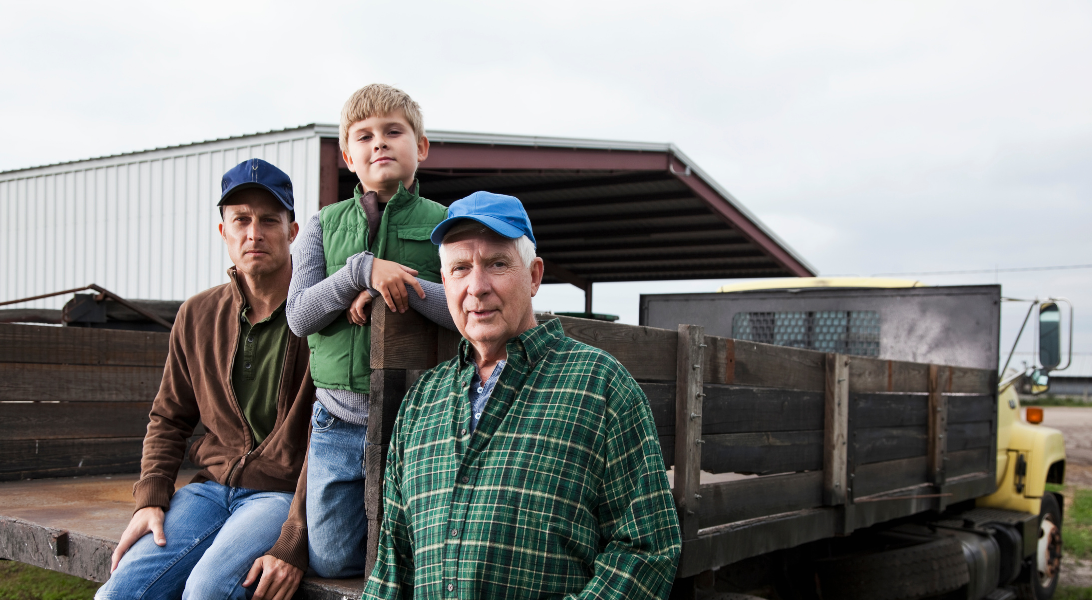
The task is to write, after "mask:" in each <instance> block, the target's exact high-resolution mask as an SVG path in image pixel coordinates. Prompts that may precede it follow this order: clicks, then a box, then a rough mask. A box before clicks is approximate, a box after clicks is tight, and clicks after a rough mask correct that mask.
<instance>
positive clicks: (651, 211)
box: [0, 124, 815, 298]
mask: <svg viewBox="0 0 1092 600" xmlns="http://www.w3.org/2000/svg"><path fill="white" fill-rule="evenodd" d="M428 135H429V139H430V140H431V142H432V150H431V151H430V154H429V159H428V160H427V161H425V162H424V163H422V164H421V166H420V168H419V170H418V179H419V180H420V181H421V184H422V192H423V194H424V195H425V196H426V197H428V198H430V199H432V200H435V201H437V202H440V203H442V204H445V205H448V204H450V203H451V202H453V201H455V200H457V199H459V198H462V197H464V196H466V195H468V194H469V193H471V192H474V191H478V190H489V191H493V192H498V193H507V194H512V195H515V196H517V197H519V198H520V199H521V200H522V201H523V203H524V205H525V206H526V208H527V212H528V214H529V215H530V217H531V221H532V223H534V227H535V232H536V237H537V238H538V241H539V247H538V250H539V254H540V255H541V256H542V257H543V258H545V259H547V260H548V261H549V263H548V264H550V265H552V266H551V268H548V269H547V273H546V282H547V283H555V282H559V281H567V282H569V283H576V284H577V285H581V286H584V285H585V284H586V283H592V282H596V281H640V280H667V279H699V278H700V279H712V278H744V277H747V278H750V277H779V276H780V277H785V276H800V275H806V274H809V273H811V274H814V273H815V269H814V267H812V266H811V265H810V264H808V263H807V262H806V261H805V260H804V259H803V258H802V257H800V256H799V255H798V254H797V253H796V252H795V251H793V250H792V249H791V248H790V247H789V246H788V245H786V244H785V243H784V242H783V241H781V240H780V238H778V237H777V236H776V235H775V234H774V233H773V232H772V231H770V230H769V229H768V228H767V227H766V226H765V225H764V224H763V223H762V222H761V221H759V220H758V219H757V218H756V217H755V216H754V215H753V214H751V213H750V212H749V211H748V210H747V209H746V207H744V206H743V205H742V204H741V203H740V202H739V201H738V200H736V198H735V197H733V196H732V195H731V194H729V193H728V192H727V191H726V190H725V189H724V188H723V187H721V186H720V185H719V184H718V183H717V182H716V181H714V180H713V179H712V178H711V177H709V176H708V175H707V174H706V173H705V172H704V171H702V170H701V169H700V168H698V166H697V165H696V164H694V162H693V161H692V160H690V158H689V157H687V156H686V155H685V154H683V153H682V152H681V151H680V150H679V149H678V148H676V147H675V146H674V145H672V144H667V143H645V142H627V141H614V140H591V139H576V138H560V137H543V136H519V135H499V134H483V133H465V132H453V131H442V130H431V131H429V132H428ZM337 137H338V127H337V126H336V125H329V124H309V125H304V126H300V127H294V128H286V129H281V130H273V131H268V132H263V133H252V134H245V135H239V136H231V137H225V138H217V139H213V140H206V141H203V142H194V143H191V144H180V145H175V146H165V147H161V148H155V149H152V150H144V151H140V152H130V153H124V154H115V155H110V156H105V157H99V158H95V159H86V160H81V161H69V162H64V163H56V164H54V165H47V166H43V167H33V168H26V169H17V170H13V171H5V172H2V173H0V183H4V182H8V183H15V182H19V181H22V182H24V183H21V184H19V185H22V186H24V187H26V186H27V185H31V184H27V183H25V182H29V181H32V180H43V181H44V180H47V179H49V180H52V179H51V178H58V177H62V176H65V177H67V176H71V174H77V175H78V174H79V173H81V172H84V171H91V170H96V169H98V170H106V171H109V172H110V173H113V171H110V170H111V169H121V170H123V171H124V172H125V173H136V172H137V171H136V170H135V169H137V166H136V165H138V164H156V163H159V162H163V161H168V160H171V161H175V162H174V163H173V164H175V165H178V166H176V167H174V169H175V170H176V171H177V174H176V177H177V178H178V181H179V182H181V181H182V180H183V179H185V180H186V183H184V185H183V188H180V190H183V189H184V191H185V193H186V196H187V197H189V196H190V195H192V191H193V190H196V189H199V188H202V189H203V188H208V189H207V191H206V195H208V194H211V195H213V196H214V195H215V189H212V188H215V185H212V184H214V183H215V180H216V179H217V174H218V173H219V172H222V169H221V170H220V171H217V169H218V168H220V167H219V166H209V167H206V166H202V165H204V164H205V163H202V162H200V161H203V160H206V159H204V158H202V157H204V156H207V155H210V154H216V155H217V156H219V155H220V154H222V153H224V152H230V153H232V154H231V155H232V156H236V155H237V153H238V152H242V153H243V154H247V155H248V156H249V154H252V155H253V156H256V157H266V156H273V157H275V158H276V157H279V156H280V155H281V154H283V152H282V150H283V149H287V148H289V147H290V146H289V145H286V144H298V143H299V141H300V140H301V139H306V140H307V144H308V147H310V146H311V145H313V146H314V149H315V150H316V151H315V152H313V153H312V154H308V155H307V156H306V157H303V155H300V156H298V157H297V156H295V154H291V155H290V156H287V158H285V157H281V158H279V159H278V160H286V161H288V162H290V163H293V164H295V163H299V165H300V166H299V167H298V168H297V167H293V168H294V169H297V170H296V171H294V172H293V173H292V176H293V179H296V178H297V177H299V178H302V179H303V180H306V181H308V183H307V187H308V188H309V189H310V190H312V191H314V192H316V193H317V195H318V197H319V198H320V199H321V198H323V196H322V194H324V193H326V192H321V191H320V190H319V187H320V186H319V185H318V181H319V180H323V181H326V180H324V179H322V178H323V177H327V175H326V174H324V173H327V174H328V173H329V172H330V169H329V168H328V167H330V166H333V165H331V164H329V162H323V161H329V160H338V159H337V157H338V156H340V152H336V144H335V143H334V142H333V140H336V139H337ZM320 146H321V148H322V152H318V151H317V149H318V148H319V147H320ZM331 146H333V147H331ZM274 148H282V150H274ZM248 149H249V154H248ZM331 150H334V152H330V151H331ZM218 153H219V154H218ZM271 153H272V154H271ZM239 156H242V155H239ZM322 157H325V158H322ZM301 160H302V161H303V162H300V161H301ZM179 161H181V162H179ZM195 161H196V162H195ZM191 162H192V163H193V164H192V165H191V164H190V163H191ZM304 165H306V166H304ZM191 167H193V169H191ZM298 169H302V170H298ZM333 171H334V174H335V176H336V178H337V185H335V186H329V185H327V189H331V190H332V191H333V192H335V193H336V196H337V197H333V198H331V197H326V199H325V200H323V202H331V201H336V200H339V199H341V198H345V197H348V195H351V189H352V187H353V186H354V185H355V184H356V183H357V180H356V176H355V175H353V174H352V173H350V172H349V171H348V170H347V169H346V168H344V166H343V165H342V168H341V169H340V170H339V169H336V168H335V169H334V170H333ZM119 172H121V171H119ZM109 176H113V175H109ZM126 176H127V177H128V176H129V175H126ZM132 177H137V183H136V184H133V185H136V186H138V187H139V186H144V185H145V184H144V183H142V182H143V181H144V176H143V175H140V176H137V175H132ZM193 177H199V178H200V181H201V182H203V183H201V184H200V185H197V186H194V185H192V184H191V183H189V179H190V178H193ZM172 181H174V180H172ZM210 181H211V182H212V184H210V183H209V182H210ZM327 183H329V182H327ZM41 185H46V186H48V185H52V184H51V183H41V182H39V183H35V184H32V185H31V188H33V189H38V188H37V187H34V186H39V187H40V186H41ZM152 185H153V188H154V185H155V184H152ZM176 185H178V184H176ZM323 185H326V184H323ZM31 188H27V189H31ZM335 188H340V189H335ZM12 189H13V190H15V189H17V188H14V187H13V188H12ZM18 189H20V190H21V189H23V188H18ZM65 189H67V188H65ZM129 189H130V188H126V190H129ZM132 189H133V190H137V187H133V188H132ZM150 189H151V188H150ZM43 190H45V188H43ZM347 191H348V193H346V192H347ZM51 193H52V192H49V191H48V190H46V191H43V192H42V193H41V194H38V193H37V192H35V193H34V194H30V193H28V194H25V197H26V198H27V199H30V198H32V197H34V198H41V199H42V200H43V201H46V202H48V198H49V194H51ZM64 193H65V194H66V195H67V194H68V192H64ZM127 193H128V194H129V195H130V196H131V197H132V198H137V199H139V200H141V201H138V200H135V199H131V198H128V199H126V200H125V201H126V202H129V203H135V204H133V205H134V206H138V207H142V210H143V209H144V207H146V206H150V205H145V204H142V203H141V202H142V201H143V200H145V199H147V200H154V199H155V197H156V196H155V195H154V194H150V193H146V192H145V191H144V190H143V188H142V187H141V188H140V191H129V192H127ZM179 193H181V192H179ZM113 194H114V192H113V191H112V190H111V189H103V190H102V191H101V194H100V195H103V198H104V199H103V202H115V199H113V196H112V195H113ZM134 194H136V195H135V196H134ZM23 196H24V195H23V194H22V192H19V194H18V195H11V196H8V198H10V199H12V200H15V199H16V198H18V197H23ZM107 197H110V198H107ZM210 197H211V196H210ZM205 201H207V199H206V198H204V197H202V198H196V197H194V198H192V199H191V200H188V202H193V203H195V204H194V210H204V208H200V207H204V202H205ZM16 204H18V201H17V200H16ZM14 206H15V204H13V205H12V207H9V210H12V211H19V210H23V209H21V208H13V207H14ZM187 206H188V204H187ZM45 207H46V204H44V203H43V204H40V205H39V206H36V207H35V208H34V209H33V210H35V211H40V210H46V208H45ZM156 207H158V205H156ZM156 207H153V211H154V210H160V211H161V210H162V209H161V208H156ZM205 208H207V207H205ZM315 208H317V206H315ZM187 210H189V209H187ZM308 213H309V211H308V210H304V211H302V213H301V214H299V215H297V216H299V217H306V216H307V214H308ZM20 214H21V213H20ZM43 239H44V238H43ZM134 250H137V249H136V248H134ZM199 251H200V252H207V251H206V250H199ZM553 267H559V268H553ZM81 282H82V280H81ZM31 287H35V286H31ZM69 287H70V286H69ZM186 289H187V290H189V288H188V287H187V288H186ZM46 291H49V290H46ZM137 297H145V296H137ZM153 297H154V296H153ZM181 297H184V296H179V298H181Z"/></svg>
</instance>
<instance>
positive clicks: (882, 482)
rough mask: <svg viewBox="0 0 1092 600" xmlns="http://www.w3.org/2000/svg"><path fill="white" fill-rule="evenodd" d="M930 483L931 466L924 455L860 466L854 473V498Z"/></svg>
mask: <svg viewBox="0 0 1092 600" xmlns="http://www.w3.org/2000/svg"><path fill="white" fill-rule="evenodd" d="M928 482H929V464H928V460H927V459H926V457H925V456H924V455H922V456H917V457H914V458H903V459H899V460H890V461H887V462H878V463H871V464H866V465H858V466H857V469H856V472H855V473H853V484H852V492H853V497H854V498H860V497H862V496H871V495H873V494H879V493H881V492H887V491H890V490H897V489H900V488H904V487H910V486H912V485H920V484H923V483H928Z"/></svg>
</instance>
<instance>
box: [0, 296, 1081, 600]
mask: <svg viewBox="0 0 1092 600" xmlns="http://www.w3.org/2000/svg"><path fill="white" fill-rule="evenodd" d="M723 296H725V297H728V296H729V295H728V294H724V295H723ZM709 316H710V315H709V314H706V315H705V317H709ZM539 318H540V320H541V319H551V318H559V319H560V320H561V323H562V325H563V327H564V329H565V332H566V335H568V336H570V337H572V338H574V339H577V340H580V341H583V342H586V343H589V344H591V345H594V346H597V347H599V348H602V349H604V350H606V351H608V352H610V353H611V354H612V355H614V356H615V357H617V358H618V359H619V361H620V362H621V363H622V364H623V365H624V366H625V367H626V368H627V369H628V370H629V372H630V373H631V374H632V375H633V377H634V378H635V379H636V380H637V381H638V382H639V383H640V384H641V387H642V389H643V390H644V391H645V393H646V395H647V396H648V398H649V402H650V404H651V407H652V412H653V414H654V418H655V420H656V425H657V428H658V431H659V435H660V444H661V449H662V451H663V454H664V460H665V464H667V465H668V466H669V467H672V466H673V470H672V475H673V486H672V489H673V494H674V497H675V501H676V507H677V510H678V516H679V522H680V525H681V527H682V533H683V551H682V556H681V559H680V563H679V568H678V573H677V580H676V584H675V586H674V589H673V592H672V594H673V596H674V597H677V598H692V597H700V596H704V595H708V594H710V593H712V592H713V591H714V590H715V589H721V590H735V591H741V592H748V591H750V592H758V593H762V590H765V591H767V592H770V593H771V594H773V595H776V597H779V598H783V599H788V598H820V597H821V598H824V599H828V600H829V599H830V598H918V597H927V596H929V595H930V594H933V595H938V594H948V596H945V597H952V598H955V597H959V598H983V597H988V598H992V599H995V600H999V599H1001V598H1006V597H1014V594H1016V593H1018V594H1020V595H1021V596H1022V597H1027V598H1049V597H1050V595H1051V594H1052V592H1053V589H1054V586H1055V585H1056V582H1057V560H1058V558H1059V557H1060V537H1059V535H1058V534H1059V533H1060V530H1059V529H1058V527H1060V524H1061V505H1060V503H1059V502H1058V501H1057V499H1056V498H1055V496H1053V495H1052V494H1050V493H1049V492H1046V491H1045V490H1044V485H1045V483H1046V482H1048V481H1049V482H1055V483H1061V482H1062V480H1063V477H1064V461H1065V456H1064V447H1063V446H1062V443H1061V437H1060V434H1057V433H1056V432H1050V431H1049V430H1047V429H1045V428H1036V427H1033V426H1029V425H1026V424H1024V423H1022V422H1021V421H1020V418H1019V403H1018V399H1017V398H1016V397H1015V393H1014V392H1012V391H1011V384H1010V385H1008V387H1005V386H1002V387H1001V389H1000V390H999V386H998V383H999V382H998V376H997V369H996V366H995V365H996V364H997V362H996V360H995V361H994V362H993V363H991V364H990V368H979V367H968V366H958V365H951V364H943V363H941V364H937V363H933V364H926V363H925V362H911V361H904V360H893V359H888V358H883V357H882V355H881V356H873V357H868V356H853V355H849V354H847V353H845V352H820V351H815V350H808V349H801V348H793V347H783V346H776V345H772V344H766V343H760V342H755V341H746V340H740V339H732V338H731V337H729V336H725V335H706V331H705V329H704V328H703V327H702V326H701V325H694V324H679V325H677V326H676V327H674V328H657V327H650V326H633V325H623V324H616V323H606V322H601V321H593V320H586V319H579V318H571V317H558V316H555V315H549V314H544V315H540V316H539ZM703 319H704V317H703ZM372 320H373V324H372V328H373V331H372V354H371V355H372V359H371V360H372V368H373V369H374V371H373V375H372V393H371V398H370V402H371V406H370V415H371V417H370V420H369V425H368V433H367V437H368V441H369V442H370V443H371V444H372V446H371V447H370V448H369V449H368V452H367V456H366V463H367V464H366V468H367V470H368V487H367V491H366V494H365V498H364V499H363V500H364V505H365V510H366V511H367V515H368V518H369V521H370V525H371V527H370V530H369V531H370V534H369V535H370V538H369V540H368V548H369V561H374V556H375V548H376V544H377V542H378V535H377V534H378V531H379V527H378V522H379V521H380V519H381V518H382V503H381V497H382V487H381V486H382V481H383V478H382V471H383V467H384V461H385V457H386V450H387V444H388V442H389V438H390V433H391V429H392V427H393V424H394V417H395V414H396V412H397V409H398V406H399V404H400V402H401V400H402V398H403V396H404V394H405V391H406V389H407V386H409V385H411V384H412V382H413V381H414V380H415V379H416V378H417V377H419V376H420V374H421V373H422V372H423V371H424V370H425V369H428V368H431V367H432V366H434V365H436V364H437V363H438V362H440V361H442V360H445V359H447V358H450V357H451V356H454V351H455V347H456V344H457V341H458V339H457V336H456V335H453V334H451V333H450V332H448V331H446V330H443V329H439V328H437V327H436V326H435V325H433V324H431V323H429V322H427V321H426V320H425V319H424V318H422V317H421V316H420V315H417V314H416V313H413V312H412V311H411V312H408V313H406V314H403V315H399V314H395V313H390V312H389V311H387V310H386V309H385V308H384V307H382V305H380V306H377V307H376V309H375V311H374V312H373V318H372ZM697 322H698V323H703V322H704V321H703V320H697ZM710 322H712V321H710ZM992 326H993V327H994V330H993V331H994V332H996V327H997V324H996V322H994V323H993V325H992ZM166 338H167V335H166V334H163V333H151V332H136V331H116V330H105V329H81V328H67V327H64V328H57V327H40V326H32V325H0V457H3V458H2V460H0V480H4V481H6V483H0V558H6V559H10V560H19V561H22V562H26V563H30V564H35V565H39V566H43V567H47V568H51V569H54V570H58V571H62V572H66V573H71V574H74V575H78V576H80V577H84V578H87V579H91V580H95V581H104V580H105V579H106V578H107V577H108V574H109V573H108V572H109V557H110V552H111V551H112V549H113V547H114V545H115V544H116V541H117V538H118V536H119V535H120V533H121V531H122V530H123V528H124V526H125V524H126V523H127V522H128V518H129V516H130V514H131V511H132V502H131V496H130V486H131V484H132V482H133V481H134V479H135V475H132V473H135V472H136V471H137V470H138V467H139V459H140V448H141V441H142V436H143V431H144V426H145V423H146V418H147V412H148V408H149V407H150V402H151V399H152V397H154V394H155V391H156V390H157V389H158V385H159V380H160V378H161V375H162V365H163V362H164V359H165V356H166V348H167V339H166ZM106 474H111V475H106ZM114 474H124V475H114ZM185 475H186V474H183V475H182V476H180V478H179V482H178V484H179V485H182V484H184V483H186V480H185V479H184V477H185ZM41 478H47V479H41ZM28 479H29V481H27V480H28ZM1050 525H1053V526H1054V529H1050V527H1049V526H1050ZM1044 536H1045V539H1046V541H1045V542H1044V541H1043V539H1044ZM1055 541H1057V542H1058V543H1055ZM362 585H363V581H362V580H342V581H323V580H317V579H313V578H307V579H305V581H304V583H303V585H302V586H301V589H300V591H299V592H298V593H297V598H323V599H325V598H343V597H353V596H356V595H359V590H360V588H361V587H362ZM1014 586H1015V587H1014Z"/></svg>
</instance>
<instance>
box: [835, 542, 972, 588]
mask: <svg viewBox="0 0 1092 600" xmlns="http://www.w3.org/2000/svg"><path fill="white" fill-rule="evenodd" d="M816 564H817V566H818V572H819V585H820V587H821V589H822V595H823V598H839V599H842V600H857V599H861V600H864V599H866V598H867V599H869V600H909V599H912V598H924V597H927V596H935V595H938V594H943V593H945V592H950V591H952V590H957V589H959V588H960V587H962V586H963V585H965V584H966V583H967V582H968V581H969V574H968V571H967V560H966V559H965V558H964V557H963V545H962V544H961V543H960V542H959V540H957V539H955V538H950V537H944V538H939V539H935V540H930V541H927V542H925V543H923V544H915V545H912V546H904V547H900V548H894V549H890V550H877V551H873V552H866V553H859V554H853V555H849V556H842V557H838V558H833V559H826V560H821V561H818V562H817V563H816Z"/></svg>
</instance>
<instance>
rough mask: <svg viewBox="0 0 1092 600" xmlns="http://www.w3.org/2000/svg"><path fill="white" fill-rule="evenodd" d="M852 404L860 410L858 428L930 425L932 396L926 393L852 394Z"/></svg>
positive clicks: (858, 412)
mask: <svg viewBox="0 0 1092 600" xmlns="http://www.w3.org/2000/svg"><path fill="white" fill-rule="evenodd" d="M854 360H856V358H854ZM850 402H851V403H852V404H853V406H854V409H855V411H856V412H855V413H854V417H853V426H854V427H862V428H863V427H908V426H915V425H921V426H924V425H926V424H927V423H928V410H929V395H928V394H926V393H920V394H902V393H888V392H877V393H864V394H851V395H850Z"/></svg>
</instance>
